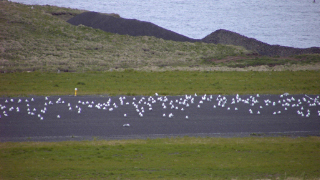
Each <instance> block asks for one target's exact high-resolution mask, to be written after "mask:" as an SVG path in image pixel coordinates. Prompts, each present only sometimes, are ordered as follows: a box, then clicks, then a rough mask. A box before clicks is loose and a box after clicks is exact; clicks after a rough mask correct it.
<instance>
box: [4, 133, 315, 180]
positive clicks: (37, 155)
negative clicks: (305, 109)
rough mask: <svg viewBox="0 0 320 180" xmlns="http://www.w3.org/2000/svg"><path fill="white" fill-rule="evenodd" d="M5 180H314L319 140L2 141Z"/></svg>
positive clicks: (283, 138) (312, 138) (308, 138)
mask: <svg viewBox="0 0 320 180" xmlns="http://www.w3.org/2000/svg"><path fill="white" fill-rule="evenodd" d="M0 162H1V163H0V178H1V179H100V178H103V179H232V178H235V179H257V178H263V179H276V178H280V179H289V178H290V177H295V178H297V179H315V178H319V177H320V170H319V167H320V139H319V137H307V138H289V137H278V138H259V137H250V138H191V137H183V138H164V139H147V140H122V141H97V140H93V141H83V142H53V143H50V142H49V143H46V142H42V143H39V142H22V143H0Z"/></svg>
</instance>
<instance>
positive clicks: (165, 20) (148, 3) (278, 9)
mask: <svg viewBox="0 0 320 180" xmlns="http://www.w3.org/2000/svg"><path fill="white" fill-rule="evenodd" d="M12 1H14V2H20V3H24V4H38V5H55V6H61V7H70V8H77V9H85V10H89V11H96V12H101V13H117V14H119V15H120V16H121V17H123V18H127V19H138V20H141V21H148V22H152V23H154V24H156V25H158V26H161V27H163V28H166V29H169V30H172V31H174V32H177V33H179V34H182V35H185V36H188V37H190V38H195V39H202V38H204V37H205V36H206V35H208V34H210V33H212V32H214V31H216V30H218V29H226V30H230V31H234V32H237V33H239V34H242V35H245V36H247V37H250V38H255V39H257V40H260V41H262V42H266V43H268V44H277V45H282V46H291V47H299V48H307V47H314V46H317V47H320V0H316V2H315V3H314V2H313V0H265V1H261V0H197V1H195V0H160V1H159V0H41V1H39V0H12Z"/></svg>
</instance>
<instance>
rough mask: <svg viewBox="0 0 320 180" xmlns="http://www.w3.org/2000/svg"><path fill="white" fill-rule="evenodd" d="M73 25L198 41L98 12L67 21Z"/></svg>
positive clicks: (131, 34) (169, 38) (154, 26)
mask: <svg viewBox="0 0 320 180" xmlns="http://www.w3.org/2000/svg"><path fill="white" fill-rule="evenodd" d="M67 22H68V23H70V24H73V25H76V26H77V25H80V24H82V25H85V26H89V27H92V28H96V29H101V30H103V31H106V32H111V33H117V34H121V35H125V34H127V35H130V36H154V37H157V38H162V39H165V40H173V41H188V42H195V41H197V40H195V39H191V38H188V37H186V36H183V35H181V34H178V33H175V32H173V31H170V30H167V29H164V28H162V27H160V26H157V25H155V24H153V23H150V22H145V21H139V20H136V19H124V18H116V17H113V16H110V15H106V14H100V13H97V12H84V13H82V14H79V15H77V16H75V17H73V18H71V19H69V20H68V21H67Z"/></svg>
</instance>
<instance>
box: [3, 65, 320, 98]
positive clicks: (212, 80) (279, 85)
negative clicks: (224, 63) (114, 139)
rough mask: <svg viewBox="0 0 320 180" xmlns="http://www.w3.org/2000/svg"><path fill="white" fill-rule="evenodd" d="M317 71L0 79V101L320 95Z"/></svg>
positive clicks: (41, 75) (131, 73)
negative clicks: (9, 98) (57, 97)
mask: <svg viewBox="0 0 320 180" xmlns="http://www.w3.org/2000/svg"><path fill="white" fill-rule="evenodd" d="M319 77H320V72H319V71H295V72H292V71H279V72H271V71H267V72H256V71H247V72H235V71H231V72H215V71H213V72H212V71H208V72H207V71H202V72H199V71H165V72H144V71H133V70H125V71H122V72H119V71H114V72H91V73H90V72H87V73H41V72H31V73H27V72H24V73H5V74H0V84H1V86H0V96H27V95H72V94H74V88H78V95H98V94H103V95H106V94H107V95H153V94H154V93H156V92H157V93H159V94H160V95H184V94H194V93H197V94H256V93H259V94H282V93H285V92H288V93H290V94H304V93H305V94H320V78H319Z"/></svg>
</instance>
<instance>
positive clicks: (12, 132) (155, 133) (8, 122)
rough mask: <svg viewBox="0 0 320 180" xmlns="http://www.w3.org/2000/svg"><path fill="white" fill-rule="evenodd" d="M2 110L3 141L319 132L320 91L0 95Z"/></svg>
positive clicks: (311, 133) (307, 134) (314, 133)
mask: <svg viewBox="0 0 320 180" xmlns="http://www.w3.org/2000/svg"><path fill="white" fill-rule="evenodd" d="M26 101H28V102H26ZM79 109H80V110H79ZM0 115H1V118H0V141H1V142H7V141H67V140H93V139H138V138H162V137H175V136H210V137H211V136H214V137H245V136H293V137H295V136H310V135H311V136H319V135H320V98H319V96H318V95H289V94H283V95H240V96H238V95H229V96H222V95H201V96H200V95H198V96H195V95H183V96H160V95H159V96H156V95H154V96H135V97H134V96H112V97H109V96H50V97H39V96H35V97H23V98H22V97H21V98H19V97H17V98H0ZM164 115H165V116H164ZM59 116H60V117H59ZM186 116H188V118H187V117H186Z"/></svg>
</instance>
